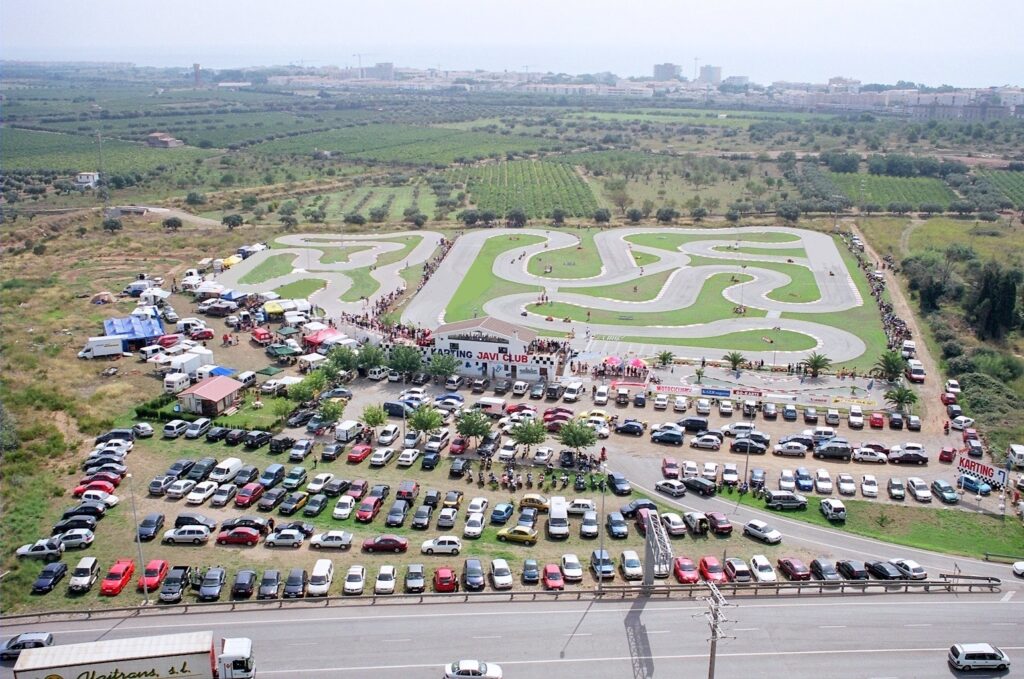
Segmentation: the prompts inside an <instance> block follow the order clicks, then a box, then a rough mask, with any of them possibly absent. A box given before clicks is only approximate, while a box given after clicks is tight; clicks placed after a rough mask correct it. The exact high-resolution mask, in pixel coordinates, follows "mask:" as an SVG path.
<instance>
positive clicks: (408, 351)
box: [388, 344, 423, 374]
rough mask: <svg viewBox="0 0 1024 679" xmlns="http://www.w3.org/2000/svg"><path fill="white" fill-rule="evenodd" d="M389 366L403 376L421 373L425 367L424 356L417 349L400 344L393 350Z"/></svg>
mask: <svg viewBox="0 0 1024 679" xmlns="http://www.w3.org/2000/svg"><path fill="white" fill-rule="evenodd" d="M388 366H389V367H390V368H391V369H392V370H397V371H398V372H400V373H403V374H406V373H415V372H419V371H420V368H422V367H423V356H422V354H420V350H419V349H417V348H416V347H410V346H407V345H405V344H399V345H398V346H396V347H394V348H393V349H392V350H391V358H390V359H389V360H388Z"/></svg>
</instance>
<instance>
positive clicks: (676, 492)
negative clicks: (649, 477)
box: [654, 479, 686, 497]
mask: <svg viewBox="0 0 1024 679" xmlns="http://www.w3.org/2000/svg"><path fill="white" fill-rule="evenodd" d="M654 490H656V491H658V492H660V493H665V494H666V495H670V496H672V497H682V496H683V495H686V485H685V484H684V483H683V482H682V481H679V480H678V479H664V480H662V481H658V482H657V483H655V484H654Z"/></svg>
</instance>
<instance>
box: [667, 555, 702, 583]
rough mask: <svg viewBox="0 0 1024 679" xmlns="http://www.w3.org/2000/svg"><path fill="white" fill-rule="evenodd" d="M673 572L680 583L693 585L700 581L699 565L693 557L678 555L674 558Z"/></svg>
mask: <svg viewBox="0 0 1024 679" xmlns="http://www.w3.org/2000/svg"><path fill="white" fill-rule="evenodd" d="M672 572H673V573H675V576H676V580H678V581H679V584H680V585H692V584H694V583H696V582H700V575H698V574H697V566H696V565H695V564H694V563H693V560H692V559H688V558H686V557H685V556H677V557H676V558H675V559H673V560H672Z"/></svg>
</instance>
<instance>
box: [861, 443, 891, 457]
mask: <svg viewBox="0 0 1024 679" xmlns="http://www.w3.org/2000/svg"><path fill="white" fill-rule="evenodd" d="M860 447H861V448H870V449H871V450H873V451H875V452H876V453H881V454H882V455H888V454H889V449H888V448H887V447H886V446H884V445H882V444H881V443H878V442H876V441H869V442H867V443H862V444H860Z"/></svg>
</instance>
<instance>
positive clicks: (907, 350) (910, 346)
mask: <svg viewBox="0 0 1024 679" xmlns="http://www.w3.org/2000/svg"><path fill="white" fill-rule="evenodd" d="M900 354H901V355H902V356H903V358H914V356H916V355H917V342H915V341H914V340H903V347H902V349H901V350H900Z"/></svg>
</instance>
